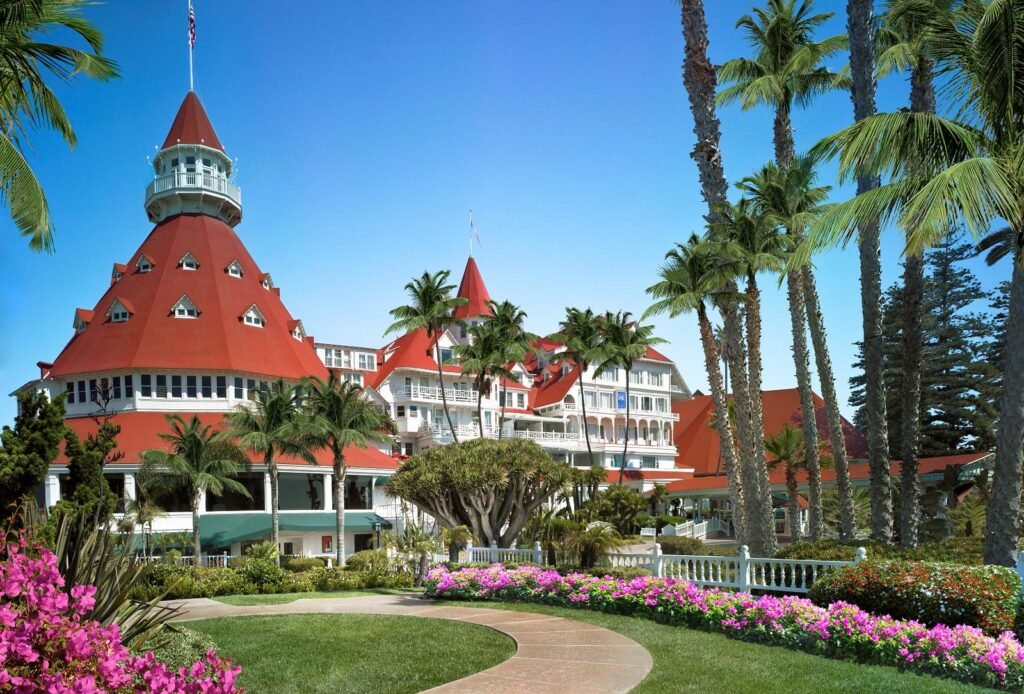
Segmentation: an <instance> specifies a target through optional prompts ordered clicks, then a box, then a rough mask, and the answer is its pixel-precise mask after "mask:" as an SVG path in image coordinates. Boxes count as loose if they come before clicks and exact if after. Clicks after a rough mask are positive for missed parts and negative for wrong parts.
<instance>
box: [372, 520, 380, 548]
mask: <svg viewBox="0 0 1024 694" xmlns="http://www.w3.org/2000/svg"><path fill="white" fill-rule="evenodd" d="M380 529H381V524H380V521H375V522H374V524H373V532H374V534H376V536H377V549H380Z"/></svg>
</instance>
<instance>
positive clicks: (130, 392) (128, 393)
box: [124, 374, 135, 398]
mask: <svg viewBox="0 0 1024 694" xmlns="http://www.w3.org/2000/svg"><path fill="white" fill-rule="evenodd" d="M134 395H135V392H134V389H133V388H132V377H131V374H129V375H127V376H125V377H124V396H125V397H126V398H130V397H134Z"/></svg>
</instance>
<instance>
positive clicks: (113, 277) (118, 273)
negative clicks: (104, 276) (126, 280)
mask: <svg viewBox="0 0 1024 694" xmlns="http://www.w3.org/2000/svg"><path fill="white" fill-rule="evenodd" d="M127 271H128V267H127V266H125V265H122V264H121V263H114V269H113V270H111V271H110V283H111V284H113V283H114V282H120V281H121V278H122V277H124V273H125V272H127Z"/></svg>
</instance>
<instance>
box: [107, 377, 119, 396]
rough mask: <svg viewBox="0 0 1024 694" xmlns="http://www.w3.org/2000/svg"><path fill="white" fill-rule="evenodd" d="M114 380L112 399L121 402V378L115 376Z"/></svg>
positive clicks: (111, 392) (111, 391)
mask: <svg viewBox="0 0 1024 694" xmlns="http://www.w3.org/2000/svg"><path fill="white" fill-rule="evenodd" d="M112 380H113V385H112V386H111V390H110V397H111V398H113V399H114V400H120V399H121V377H120V376H114V378H113V379H112Z"/></svg>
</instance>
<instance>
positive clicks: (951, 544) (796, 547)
mask: <svg viewBox="0 0 1024 694" xmlns="http://www.w3.org/2000/svg"><path fill="white" fill-rule="evenodd" d="M858 547H864V548H865V549H866V550H867V551H868V559H869V560H871V561H883V560H887V559H905V560H908V561H930V562H949V563H951V564H977V565H980V564H983V563H984V561H983V558H982V554H983V550H984V540H983V539H982V538H980V537H949V538H946V539H945V540H942V541H941V542H925V543H922V544H921V545H919V546H918V547H917V548H916V549H905V548H903V547H897V546H895V545H887V544H883V543H881V542H872V541H870V540H854V541H851V542H843V541H841V540H819V541H817V542H792V543H790V544H786V545H782V546H781V547H779V551H778V552H776V553H775V556H776V557H777V558H779V559H818V560H820V561H853V558H854V554H855V552H856V551H857V548H858Z"/></svg>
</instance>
